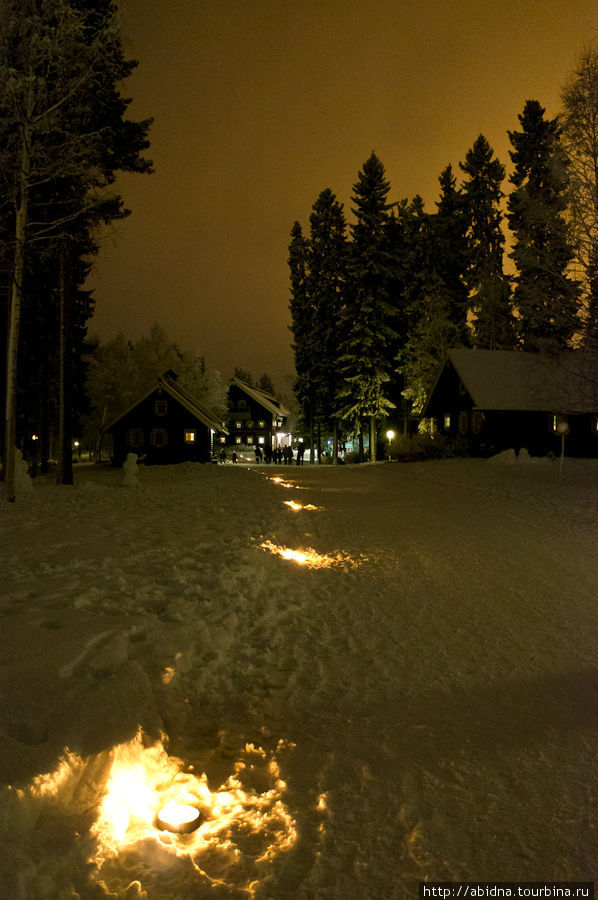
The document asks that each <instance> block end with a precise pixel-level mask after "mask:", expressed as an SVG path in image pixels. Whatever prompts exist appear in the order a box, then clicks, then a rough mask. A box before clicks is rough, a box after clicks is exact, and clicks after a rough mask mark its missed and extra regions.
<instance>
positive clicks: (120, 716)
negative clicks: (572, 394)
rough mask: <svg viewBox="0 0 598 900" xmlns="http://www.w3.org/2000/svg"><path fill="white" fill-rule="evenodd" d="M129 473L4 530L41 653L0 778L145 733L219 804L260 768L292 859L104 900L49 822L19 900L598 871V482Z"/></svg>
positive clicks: (9, 584)
mask: <svg viewBox="0 0 598 900" xmlns="http://www.w3.org/2000/svg"><path fill="white" fill-rule="evenodd" d="M198 471H199V473H200V474H199V476H198ZM276 475H279V476H281V477H282V478H283V479H285V481H286V480H287V479H288V480H289V481H290V482H291V486H290V487H285V486H284V484H283V483H280V482H275V481H273V480H272V479H273V478H274V477H275V476H276ZM117 479H118V473H115V472H112V471H109V470H91V469H90V470H89V471H87V472H82V473H81V475H80V482H81V483H80V486H78V487H77V489H76V490H75V491H71V492H68V490H67V491H65V489H62V490H60V489H58V488H55V487H54V486H47V485H42V484H41V483H40V484H39V485H36V494H35V496H34V499H33V500H32V501H27V503H23V504H22V505H20V506H18V507H17V508H16V509H14V508H13V509H10V510H8V511H7V510H4V511H3V513H2V515H1V516H0V537H1V538H2V542H1V544H0V571H1V572H2V574H3V582H4V584H5V588H6V589H5V592H4V597H3V599H2V601H1V603H0V612H1V613H2V616H3V621H4V623H5V625H6V626H7V629H8V630H5V631H4V634H5V635H7V634H8V633H9V632H10V629H12V646H13V647H14V644H15V641H18V635H19V634H28V635H29V640H30V644H31V647H32V648H36V656H37V659H38V665H37V668H36V667H35V666H34V665H33V660H32V659H31V658H30V657H29V656H27V654H25V659H24V660H19V661H18V663H17V661H16V660H15V654H14V652H13V653H12V656H11V651H10V648H9V647H8V646H7V641H6V637H5V640H4V641H3V648H2V657H1V660H0V662H1V663H2V667H3V668H2V674H3V686H4V692H5V694H7V695H8V694H9V693H10V690H11V684H12V688H13V689H14V690H16V691H21V692H22V694H23V703H22V704H21V709H20V711H19V712H18V714H17V712H16V711H15V705H14V703H13V705H12V706H10V704H9V712H8V713H6V712H5V717H4V718H5V721H4V723H3V724H2V722H0V729H1V731H2V735H3V737H4V740H3V746H4V748H5V752H4V753H3V760H2V769H1V770H0V771H1V772H2V773H4V772H6V776H5V777H6V780H9V779H10V778H16V779H17V780H18V776H20V777H21V778H22V779H23V780H25V781H27V780H30V779H31V778H32V777H33V776H34V775H35V774H37V773H39V772H43V771H50V769H51V768H52V764H51V761H52V760H55V759H56V753H57V752H59V750H57V748H59V746H60V742H61V741H63V744H64V743H65V742H69V743H70V744H71V746H73V745H76V743H77V740H79V742H80V745H81V747H83V748H85V746H87V747H89V748H92V749H91V750H90V751H89V752H94V753H97V752H99V751H100V750H101V749H106V748H109V747H110V746H112V745H113V744H116V743H119V742H120V741H123V740H127V739H128V738H130V737H131V734H130V732H131V728H133V729H134V726H135V721H134V719H135V714H136V712H137V713H139V717H140V720H142V721H143V723H144V725H145V727H146V728H147V730H149V731H152V729H153V730H154V731H155V732H157V730H158V728H159V727H160V725H161V726H162V727H164V728H165V730H166V731H167V732H168V734H169V736H170V739H171V743H170V752H171V753H173V754H176V755H177V756H180V757H181V758H182V759H184V760H185V761H187V762H188V763H192V764H193V765H194V766H195V768H196V770H197V771H205V772H206V774H207V776H208V780H209V782H210V784H212V783H213V784H216V783H220V782H221V781H223V780H224V779H225V778H226V777H227V775H228V774H230V771H231V767H232V765H233V763H234V761H235V760H237V759H239V758H240V757H241V756H242V751H243V748H244V747H245V745H246V744H247V743H250V744H254V745H255V746H256V747H257V746H261V747H263V749H264V752H265V754H266V755H267V756H268V758H270V759H273V758H276V760H277V763H278V765H279V766H280V773H281V777H282V778H283V779H284V781H285V782H286V789H285V790H284V793H283V796H282V800H283V802H284V804H285V806H286V808H287V810H288V812H289V814H290V815H291V816H292V818H293V819H294V821H295V824H296V831H297V839H296V841H295V843H294V844H293V846H292V847H291V849H289V850H287V851H285V852H282V853H280V854H278V855H275V856H274V858H273V860H272V862H271V863H268V864H267V865H264V864H263V863H261V864H260V863H256V862H255V856H257V850H256V854H254V859H253V861H252V860H249V857H250V856H251V851H250V845H249V844H247V845H246V846H245V849H244V855H245V856H246V857H247V860H246V861H245V862H243V861H242V864H238V865H237V866H236V868H235V866H233V865H232V864H231V866H230V868H229V869H227V870H226V871H224V874H223V876H222V880H223V881H224V882H225V884H221V885H219V886H213V887H208V886H207V884H208V882H207V881H206V880H205V879H204V880H202V879H201V878H199V877H198V875H197V872H195V870H194V869H192V868H191V867H187V868H183V869H182V870H181V872H180V873H179V874H178V875H177V878H178V879H179V880H178V881H177V882H176V887H173V884H175V882H173V881H170V882H169V881H168V879H166V878H165V876H164V873H163V872H162V873H159V872H157V870H155V869H152V867H151V866H149V865H148V864H147V861H145V862H144V865H143V866H141V865H140V864H138V863H136V858H135V854H134V853H133V854H131V853H129V854H128V855H127V858H126V860H125V859H124V858H123V860H122V861H121V862H120V863H119V862H118V861H116V862H115V863H113V864H112V866H111V868H106V871H105V873H104V874H106V876H107V877H106V883H107V884H109V885H110V892H109V893H106V891H104V890H103V889H101V888H100V887H99V886H97V885H96V888H95V889H94V890H93V891H92V889H91V887H89V886H88V887H85V885H86V884H87V882H86V881H85V876H84V871H83V868H82V867H81V872H80V874H79V875H78V876H77V875H75V876H72V874H71V873H72V870H73V868H74V867H75V868H76V867H77V865H80V862H79V861H80V860H81V859H83V855H84V851H83V850H82V849H81V847H80V846H79V847H75V846H74V845H73V846H71V845H70V844H69V843H68V839H67V838H65V837H63V840H64V841H65V842H66V847H67V849H66V850H65V849H64V848H63V851H62V862H60V861H57V860H56V858H55V857H56V853H55V848H54V847H53V845H52V842H51V841H50V843H49V848H50V849H49V850H48V848H46V856H44V852H41V853H40V834H42V833H43V834H45V833H46V832H45V831H43V828H44V827H46V826H47V821H46V820H45V819H44V816H46V812H45V811H44V810H42V811H39V810H36V816H37V818H36V819H35V821H34V822H33V825H31V822H30V821H29V824H27V823H25V824H23V825H22V829H23V832H24V834H25V838H26V840H25V842H24V845H23V846H21V847H20V848H19V851H18V854H17V858H18V859H20V862H21V866H22V868H27V867H28V868H27V871H28V875H27V879H28V880H27V879H26V880H25V881H23V880H22V883H23V884H26V885H29V887H27V886H26V887H24V888H22V890H23V891H24V892H23V893H21V894H19V892H18V891H19V890H20V889H21V888H18V886H17V887H15V888H14V889H13V895H14V897H15V900H19V898H20V897H21V896H22V897H23V898H25V897H28V896H31V897H33V896H35V897H37V896H39V897H46V896H47V897H48V898H54V897H56V898H58V897H61V898H62V897H65V898H66V897H74V896H75V895H74V894H73V893H72V892H71V893H68V889H67V887H65V885H67V884H70V883H71V882H70V881H69V878H71V877H72V878H73V882H72V883H73V884H74V885H75V886H76V887H77V888H78V890H79V893H80V896H81V897H82V898H83V900H87V897H89V898H92V897H93V898H96V897H97V898H100V897H104V896H112V897H115V898H116V897H118V898H121V897H122V898H125V897H127V898H130V897H131V898H132V897H138V896H139V897H141V896H143V894H142V893H131V891H129V893H127V890H126V887H127V885H128V884H129V882H131V881H132V880H133V879H134V878H138V879H139V880H140V882H141V884H142V885H143V887H144V888H145V890H146V891H147V900H179V898H180V900H187V898H189V900H193V898H197V900H201V898H203V897H208V896H210V897H227V898H228V897H230V898H236V897H246V896H248V895H247V893H246V892H245V891H243V890H242V887H243V886H247V884H248V883H249V881H250V880H251V878H254V879H255V882H256V884H255V886H254V887H255V896H256V897H257V898H268V900H286V898H297V900H315V898H331V900H333V898H338V900H341V898H346V900H362V898H363V900H387V898H389V900H394V898H396V900H403V898H405V900H409V898H411V897H416V896H417V882H418V881H420V880H423V879H425V878H428V879H430V880H449V879H451V880H460V879H463V880H465V879H469V880H502V881H505V880H526V881H529V880H580V881H581V880H591V879H593V878H595V877H597V875H596V873H597V869H598V843H597V840H598V807H597V804H598V776H597V750H598V742H597V739H596V738H597V732H598V651H597V650H596V640H597V637H598V627H597V626H598V603H597V601H598V556H597V553H596V551H597V549H598V547H597V543H598V541H597V536H598V465H597V464H596V463H594V462H587V461H568V463H567V467H566V471H565V474H564V476H563V477H562V478H560V477H559V473H558V466H557V467H555V466H551V465H549V464H537V465H529V466H520V467H519V466H508V467H507V466H496V465H492V464H490V463H486V462H482V461H475V460H472V461H443V462H433V463H423V464H413V465H405V466H401V465H377V466H371V467H366V466H364V467H347V468H344V467H339V468H338V469H332V468H327V467H314V468H311V467H307V466H306V467H303V468H298V467H293V468H290V467H280V468H279V467H272V466H271V467H263V468H261V469H257V468H255V467H253V468H250V469H246V468H240V467H239V468H233V467H232V466H226V467H218V468H215V467H200V468H199V469H198V468H196V467H193V466H182V467H169V468H167V469H147V470H143V469H142V470H141V471H140V485H139V487H138V488H136V489H134V490H132V491H130V492H127V491H124V490H122V489H119V488H118V480H117ZM287 500H293V501H295V502H297V503H301V504H304V505H305V504H308V503H309V504H313V505H315V506H317V507H319V508H318V509H316V510H306V509H302V510H299V511H293V510H292V509H290V508H289V507H288V506H287V505H285V503H284V502H283V501H287ZM41 535H43V538H40V536H41ZM261 544H266V545H267V547H271V548H273V547H280V548H290V549H294V550H302V551H305V550H306V548H308V547H310V548H313V549H314V550H315V551H317V553H318V554H320V556H321V557H328V558H329V559H330V560H332V562H333V563H335V564H333V565H330V566H329V567H307V566H302V565H299V564H297V563H296V562H294V561H292V560H287V559H284V558H283V557H281V556H280V555H277V554H276V553H270V552H269V551H268V549H267V548H266V549H263V548H261V547H260V545H261ZM48 633H50V635H51V641H52V654H53V655H52V654H50V655H49V654H48V650H47V649H44V651H43V653H42V652H41V651H40V649H39V648H40V647H42V648H45V647H46V643H47V642H48V638H47V635H48ZM90 636H91V637H90ZM44 642H46V643H44ZM40 654H41V655H40ZM40 659H42V660H44V659H45V660H50V661H51V664H50V663H48V666H47V668H48V679H47V686H46V692H45V696H44V690H43V689H41V690H40V687H39V683H40V678H41V677H42V676H41V675H40V670H39V665H40V664H39V660H40ZM52 666H53V667H54V668H56V669H57V670H59V671H61V672H62V676H61V678H62V681H61V682H60V685H59V686H60V691H59V690H58V689H56V690H53V687H52V678H51V677H50V674H51V673H50V671H49V669H50V668H52ZM69 666H70V667H71V668H69ZM71 669H72V671H71ZM65 673H66V674H65ZM75 676H76V677H75ZM11 679H12V682H11ZM123 684H126V685H129V695H127V692H126V690H125V691H124V693H123V688H122V685H123ZM65 685H66V686H67V687H68V690H67V697H68V701H69V702H68V705H67V706H65V705H64V704H65V702H64V699H63V700H62V701H61V700H60V697H61V696H64V690H65ZM69 692H70V693H69ZM36 693H37V694H38V695H39V694H40V693H41V696H42V699H45V700H46V701H47V706H48V710H47V721H46V720H44V714H43V711H40V709H41V706H42V705H43V704H42V702H41V701H39V702H37V705H35V704H34V705H33V706H31V702H30V701H31V696H33V695H35V694H36ZM61 703H62V706H61ZM28 705H29V706H30V707H31V710H32V712H31V713H30V714H29V715H27V707H28ZM33 707H35V709H34V708H33ZM11 710H12V711H11ZM94 710H95V712H94ZM107 710H112V711H113V712H114V715H113V716H112V717H110V716H107V715H106V711H107ZM81 721H84V722H85V725H86V727H85V728H83V727H82V726H81V724H80V723H81ZM76 723H79V724H78V725H77V727H75V724H76ZM86 742H87V743H86ZM257 769H259V766H257V763H256V771H255V772H254V777H255V778H258V777H259V778H262V780H263V784H264V786H266V787H267V786H268V784H269V782H268V777H269V776H268V774H267V772H266V771H265V770H264V771H263V772H259V771H257ZM244 777H246V778H249V774H248V772H247V773H246V774H245V776H244ZM0 811H1V810H0ZM46 817H47V816H46ZM30 818H31V816H30ZM80 827H81V826H80ZM2 835H4V838H3V840H2V844H0V851H3V852H0V874H3V875H4V883H10V878H11V877H12V878H13V882H14V884H15V885H16V883H17V882H16V881H15V879H14V874H13V875H11V859H14V852H15V847H14V846H13V845H12V844H11V843H10V837H6V833H5V831H2V832H0V837H1V836H2ZM86 846H87V845H86ZM242 855H243V854H242ZM9 857H10V858H9ZM25 863H26V864H27V865H26V866H25ZM136 865H137V867H138V869H139V871H138V870H137V869H136ZM108 876H109V877H108ZM7 879H8V880H7ZM44 879H45V880H44ZM41 884H45V885H50V887H48V889H47V891H46V892H45V893H44V892H42V890H41V888H40V887H39V885H41ZM32 885H33V886H34V887H33V888H32V887H31V886H32ZM27 890H29V891H33V892H32V893H29V894H28V893H27ZM35 890H37V891H38V893H37V894H36V893H35ZM131 890H132V889H131ZM86 891H87V893H86ZM11 896H12V895H11Z"/></svg>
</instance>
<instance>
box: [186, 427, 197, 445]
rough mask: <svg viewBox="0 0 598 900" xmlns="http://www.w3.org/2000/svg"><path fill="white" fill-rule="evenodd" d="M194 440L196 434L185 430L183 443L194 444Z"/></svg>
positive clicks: (188, 429) (190, 430)
mask: <svg viewBox="0 0 598 900" xmlns="http://www.w3.org/2000/svg"><path fill="white" fill-rule="evenodd" d="M196 440H197V432H196V431H193V430H192V429H191V428H185V443H186V444H194V443H195V441H196Z"/></svg>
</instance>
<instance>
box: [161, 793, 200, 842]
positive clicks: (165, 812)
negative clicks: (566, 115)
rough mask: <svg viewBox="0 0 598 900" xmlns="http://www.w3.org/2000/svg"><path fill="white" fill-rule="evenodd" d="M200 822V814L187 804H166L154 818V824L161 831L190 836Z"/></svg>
mask: <svg viewBox="0 0 598 900" xmlns="http://www.w3.org/2000/svg"><path fill="white" fill-rule="evenodd" d="M200 821H201V813H200V811H199V810H198V809H196V808H195V807H194V806H190V805H189V804H187V803H176V802H175V801H173V802H172V803H167V804H166V806H163V807H162V809H161V810H160V812H159V813H158V815H157V816H156V824H157V826H158V828H160V829H161V830H162V831H173V832H174V833H175V834H190V832H192V831H195V829H196V828H197V827H198V826H199V823H200Z"/></svg>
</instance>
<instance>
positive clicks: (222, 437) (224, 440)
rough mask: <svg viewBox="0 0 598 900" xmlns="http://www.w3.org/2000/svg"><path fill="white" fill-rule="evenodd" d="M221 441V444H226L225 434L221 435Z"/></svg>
mask: <svg viewBox="0 0 598 900" xmlns="http://www.w3.org/2000/svg"><path fill="white" fill-rule="evenodd" d="M220 443H221V444H226V438H225V437H224V435H222V436H221V438H220Z"/></svg>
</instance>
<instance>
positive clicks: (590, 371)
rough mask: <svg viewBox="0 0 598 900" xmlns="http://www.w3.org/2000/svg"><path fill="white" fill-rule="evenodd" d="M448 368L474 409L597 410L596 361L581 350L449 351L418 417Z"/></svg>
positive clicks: (428, 403) (597, 384)
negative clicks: (455, 373) (462, 387)
mask: <svg viewBox="0 0 598 900" xmlns="http://www.w3.org/2000/svg"><path fill="white" fill-rule="evenodd" d="M448 365H452V367H453V368H454V369H455V371H456V372H457V374H458V376H459V378H460V379H461V381H462V383H463V386H464V387H465V389H466V390H467V392H468V394H469V396H470V397H471V399H472V401H473V404H474V406H476V407H478V408H479V409H483V410H518V411H529V412H543V411H550V412H562V413H581V412H597V411H598V357H596V355H595V354H591V353H588V352H585V351H582V350H570V351H567V352H563V353H558V354H548V353H524V352H523V351H517V350H463V349H458V350H449V351H448V354H447V358H446V360H445V361H444V364H443V366H442V368H441V369H440V372H439V375H438V378H437V380H436V383H435V385H434V387H433V388H432V390H431V391H430V394H429V396H428V399H427V401H426V404H425V407H424V409H423V412H422V414H423V415H424V416H425V415H427V414H428V413H427V409H428V407H429V405H430V403H431V401H432V398H433V396H434V392H435V390H436V386H437V385H438V383H439V381H440V379H441V378H442V374H443V372H444V371H445V369H446V367H447V366H448Z"/></svg>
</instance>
